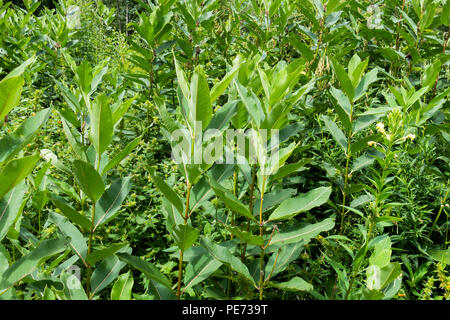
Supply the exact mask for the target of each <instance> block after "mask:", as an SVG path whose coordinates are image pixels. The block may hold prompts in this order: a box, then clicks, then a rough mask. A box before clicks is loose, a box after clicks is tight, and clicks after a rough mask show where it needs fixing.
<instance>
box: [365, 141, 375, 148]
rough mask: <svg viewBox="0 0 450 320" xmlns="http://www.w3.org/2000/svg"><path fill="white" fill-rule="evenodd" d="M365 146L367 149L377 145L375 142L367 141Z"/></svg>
mask: <svg viewBox="0 0 450 320" xmlns="http://www.w3.org/2000/svg"><path fill="white" fill-rule="evenodd" d="M367 145H368V146H369V147H373V146H376V145H377V143H376V142H375V141H369V142H367Z"/></svg>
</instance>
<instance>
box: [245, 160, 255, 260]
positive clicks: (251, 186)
mask: <svg viewBox="0 0 450 320" xmlns="http://www.w3.org/2000/svg"><path fill="white" fill-rule="evenodd" d="M255 184H256V166H253V168H252V184H251V185H250V203H249V209H250V213H251V214H253V205H254V202H253V194H254V192H255ZM249 231H250V219H248V220H247V232H249ZM246 251H247V243H244V246H243V248H242V252H241V259H242V261H243V260H244V259H245V253H246Z"/></svg>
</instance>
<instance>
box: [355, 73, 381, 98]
mask: <svg viewBox="0 0 450 320" xmlns="http://www.w3.org/2000/svg"><path fill="white" fill-rule="evenodd" d="M377 75H378V70H377V69H373V70H371V71H369V72H368V73H366V74H365V75H364V77H362V79H361V81H360V82H359V84H358V86H357V87H356V89H355V98H354V99H353V101H357V100H359V98H361V97H362V96H363V95H364V94H365V93H366V91H367V89H368V88H369V86H370V85H371V84H372V83H374V82H376V81H378V77H377Z"/></svg>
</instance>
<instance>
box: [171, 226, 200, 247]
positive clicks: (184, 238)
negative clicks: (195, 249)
mask: <svg viewBox="0 0 450 320" xmlns="http://www.w3.org/2000/svg"><path fill="white" fill-rule="evenodd" d="M199 234H200V232H199V231H198V230H197V229H195V228H193V227H191V226H188V225H184V224H178V225H176V226H175V227H174V228H173V231H172V237H173V238H174V240H175V243H176V244H177V246H178V248H180V250H183V251H186V250H187V249H189V248H190V247H191V246H192V245H193V244H194V243H195V241H197V239H198V236H199Z"/></svg>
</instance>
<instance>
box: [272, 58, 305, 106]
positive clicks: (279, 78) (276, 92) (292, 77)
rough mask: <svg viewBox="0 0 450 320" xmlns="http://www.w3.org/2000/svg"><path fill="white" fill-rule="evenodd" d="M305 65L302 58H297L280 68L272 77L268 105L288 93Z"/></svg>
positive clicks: (278, 100) (275, 102)
mask: <svg viewBox="0 0 450 320" xmlns="http://www.w3.org/2000/svg"><path fill="white" fill-rule="evenodd" d="M304 67H305V65H304V61H303V59H297V60H295V61H294V62H292V63H291V64H289V65H287V66H286V67H285V68H284V69H282V70H281V71H280V72H279V73H278V74H277V75H276V76H275V78H274V79H272V88H271V90H270V99H269V106H270V108H272V107H273V106H274V105H275V104H277V103H278V102H280V100H281V99H282V98H283V97H284V96H285V95H286V94H287V93H288V91H289V90H290V89H292V88H293V86H294V85H295V84H297V82H298V79H299V78H300V75H301V72H302V71H303V69H304Z"/></svg>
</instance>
